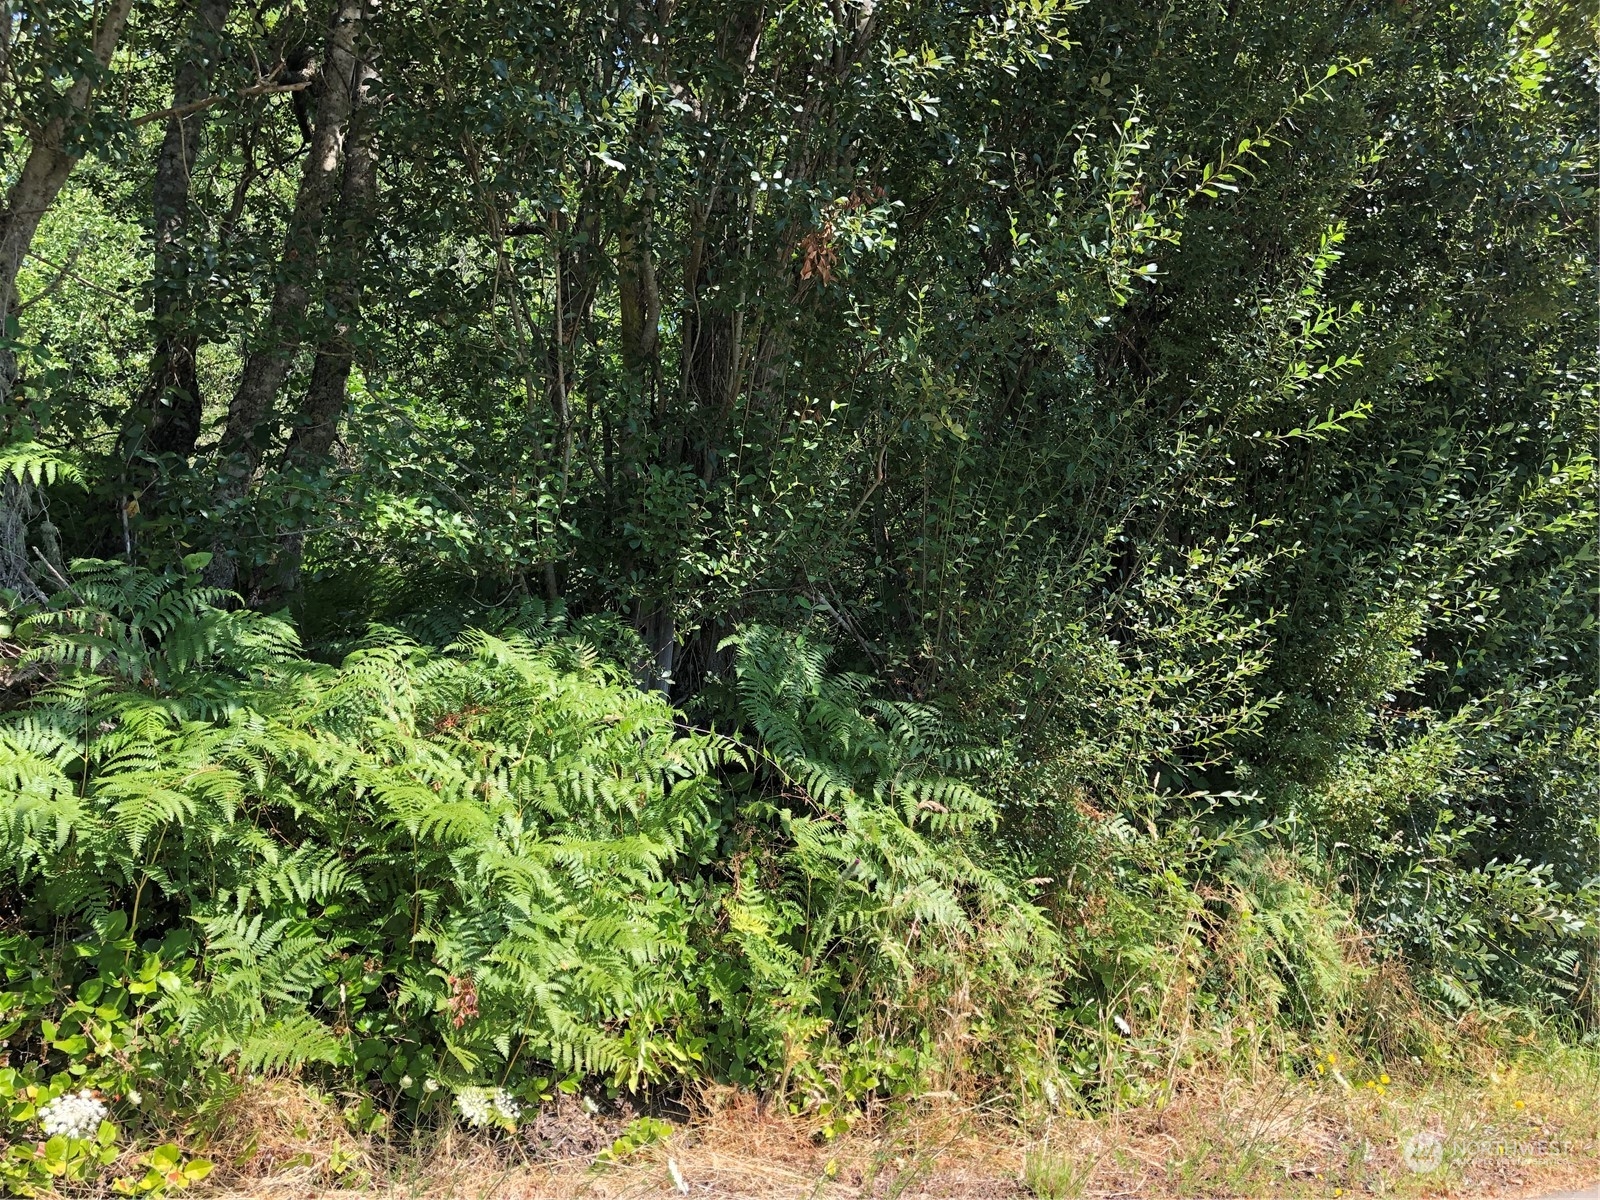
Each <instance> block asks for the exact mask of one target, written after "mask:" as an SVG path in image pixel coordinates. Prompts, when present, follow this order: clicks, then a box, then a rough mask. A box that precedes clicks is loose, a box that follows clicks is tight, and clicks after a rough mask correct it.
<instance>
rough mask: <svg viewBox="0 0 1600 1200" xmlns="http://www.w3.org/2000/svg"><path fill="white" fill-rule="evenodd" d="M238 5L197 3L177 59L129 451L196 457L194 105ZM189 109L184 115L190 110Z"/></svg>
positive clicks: (157, 186) (159, 173)
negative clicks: (152, 334)
mask: <svg viewBox="0 0 1600 1200" xmlns="http://www.w3.org/2000/svg"><path fill="white" fill-rule="evenodd" d="M231 2H232V0H198V3H197V4H196V6H195V10H194V16H193V23H192V25H191V26H190V30H189V38H188V45H187V46H186V47H185V48H184V54H183V57H182V58H181V59H180V60H179V62H178V69H177V72H176V77H175V79H174V84H173V89H172V107H173V108H174V109H175V110H178V111H177V112H175V113H174V114H173V115H172V116H169V117H168V118H167V131H166V136H165V137H164V138H163V139H162V141H161V150H160V151H159V153H158V154H157V155H156V169H155V180H154V185H153V187H152V189H151V192H152V195H151V201H152V208H153V210H154V214H155V279H154V282H155V304H154V310H153V314H152V316H153V325H154V328H155V331H156V343H155V350H154V353H153V354H152V355H151V358H150V375H149V378H148V379H147V380H146V382H145V386H144V390H143V392H142V394H141V395H140V397H139V401H138V408H137V410H136V413H135V421H136V422H138V423H140V424H143V423H144V422H148V425H147V426H146V428H145V429H144V430H143V431H142V435H143V436H142V437H141V436H140V433H141V430H139V429H137V428H135V429H134V430H132V431H131V432H132V434H133V437H132V438H131V439H130V443H129V445H128V447H127V450H128V452H129V453H130V454H134V453H137V452H138V451H139V450H141V449H143V450H146V451H148V452H150V453H154V454H177V455H181V456H183V457H187V456H189V455H190V454H193V453H194V446H195V442H196V440H197V439H198V438H199V436H200V414H201V411H202V397H201V395H200V383H199V379H198V377H197V375H196V372H195V352H196V349H197V346H198V342H199V337H198V334H197V332H196V331H195V329H194V328H193V326H192V325H190V324H188V323H187V322H186V321H185V316H186V315H187V313H188V311H189V308H190V305H191V301H192V297H191V295H190V288H189V279H188V251H187V248H186V247H185V246H184V245H183V244H182V242H183V237H184V234H185V233H186V232H187V231H188V228H189V181H190V176H191V174H192V173H193V171H194V164H195V160H196V159H197V158H198V157H199V154H200V144H201V139H202V138H203V136H204V133H205V123H206V113H205V110H204V109H197V108H194V107H193V106H194V105H196V104H197V103H198V102H199V101H201V100H203V99H205V98H206V97H207V96H208V95H210V92H211V87H212V83H213V76H214V72H215V67H216V63H217V60H218V58H219V57H220V55H221V49H222V30H223V25H224V24H225V23H226V21H227V19H228V10H229V8H230V7H231ZM186 108H187V109H190V111H187V112H186V111H184V110H185V109H186Z"/></svg>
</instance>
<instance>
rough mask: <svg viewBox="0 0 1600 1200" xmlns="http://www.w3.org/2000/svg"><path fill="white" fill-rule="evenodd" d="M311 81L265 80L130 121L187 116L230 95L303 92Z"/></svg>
mask: <svg viewBox="0 0 1600 1200" xmlns="http://www.w3.org/2000/svg"><path fill="white" fill-rule="evenodd" d="M311 83H312V81H311V80H309V79H307V80H305V81H304V82H302V83H268V82H266V81H265V80H263V81H262V82H260V83H253V84H251V85H250V86H249V87H247V88H240V89H239V90H238V91H236V92H218V93H217V94H216V95H215V96H207V97H205V99H203V100H191V101H189V103H187V104H174V105H173V106H172V107H171V108H163V109H161V110H160V111H159V112H148V113H145V114H144V115H143V116H139V117H135V118H134V119H133V120H132V121H130V122H128V123H129V124H130V125H135V126H137V125H148V124H149V123H150V122H151V121H160V120H164V119H165V118H167V117H187V116H189V115H190V114H191V113H197V112H200V111H201V110H202V109H207V108H210V107H211V106H212V105H213V104H220V103H221V102H222V101H224V100H227V99H229V98H230V97H235V98H238V99H240V100H244V99H248V98H249V97H251V96H277V95H280V94H282V93H283V92H303V91H305V90H306V89H307V88H308V87H310V86H311Z"/></svg>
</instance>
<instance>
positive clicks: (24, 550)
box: [0, 0, 133, 595]
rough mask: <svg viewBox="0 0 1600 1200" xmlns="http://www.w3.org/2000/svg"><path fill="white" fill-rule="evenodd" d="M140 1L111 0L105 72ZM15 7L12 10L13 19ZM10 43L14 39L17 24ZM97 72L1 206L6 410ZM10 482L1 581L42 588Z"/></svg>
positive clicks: (48, 130)
mask: <svg viewBox="0 0 1600 1200" xmlns="http://www.w3.org/2000/svg"><path fill="white" fill-rule="evenodd" d="M132 7H133V0H111V2H110V4H108V5H107V7H106V10H105V12H104V13H102V14H101V18H100V24H99V25H98V26H97V27H96V29H95V31H94V36H93V37H92V38H91V40H90V53H91V54H92V56H93V58H94V61H95V62H96V63H97V64H98V65H99V68H100V69H101V70H104V69H105V68H106V67H107V66H109V65H110V63H111V52H112V51H113V50H115V49H116V46H117V41H118V39H120V38H121V37H122V31H123V29H124V27H126V25H127V23H128V12H129V10H130V9H131V8H132ZM9 11H10V10H9V6H8V8H7V13H8V23H9ZM5 32H6V33H7V35H8V37H7V39H6V44H7V45H8V46H9V44H10V38H9V34H10V32H11V31H10V29H9V28H8V29H7V30H6V31H5ZM96 75H97V73H91V74H86V75H84V76H82V77H80V78H79V79H77V80H75V81H74V82H73V84H72V86H71V87H70V88H68V89H67V92H66V95H65V96H64V97H63V98H62V99H63V101H64V102H63V104H62V106H61V109H60V111H59V112H58V113H57V115H56V116H54V117H52V118H50V120H49V121H47V122H46V123H45V125H44V127H43V128H42V129H41V130H40V131H39V134H38V136H37V137H36V138H34V139H33V142H32V144H31V145H30V146H29V148H28V157H27V159H26V160H25V161H24V162H23V164H22V170H21V172H20V173H19V174H18V175H17V179H16V182H15V183H14V184H12V186H11V190H10V192H9V193H7V195H6V206H5V210H4V212H0V410H3V409H4V408H6V407H7V406H8V405H9V403H10V400H11V392H12V389H13V388H14V387H15V386H16V378H17V364H16V360H15V358H14V357H13V356H12V352H11V349H10V347H9V346H8V345H7V343H8V342H9V341H10V338H11V336H12V330H11V320H12V316H13V309H14V308H15V307H16V300H17V272H18V271H20V270H21V269H22V260H23V259H24V258H26V257H27V255H28V249H29V247H31V246H32V245H33V235H34V234H35V233H36V232H38V229H39V222H40V221H42V220H43V219H44V215H45V213H47V212H48V211H49V210H50V207H51V205H53V204H54V203H55V202H56V197H57V196H59V195H60V194H61V188H62V186H63V185H64V184H65V183H66V182H67V176H68V175H70V174H72V168H73V167H75V166H77V165H78V158H77V156H76V155H75V154H73V153H72V152H71V151H70V150H69V149H67V147H66V145H65V144H64V143H65V140H66V135H67V132H68V130H69V128H70V126H71V124H72V122H73V121H74V120H76V119H77V118H79V117H81V116H82V115H83V114H84V113H85V112H87V111H88V107H89V101H90V99H91V98H92V97H93V95H94V86H95V83H96V81H97V80H96ZM12 483H15V481H10V482H8V483H7V484H6V485H5V487H4V488H3V489H0V587H5V588H13V589H15V590H17V591H20V592H22V593H24V594H29V595H32V594H36V593H37V592H38V588H37V586H36V585H35V584H34V583H33V580H32V578H31V576H30V575H29V573H28V543H27V539H28V517H29V516H31V515H32V509H33V504H32V498H31V496H30V495H29V494H28V493H29V490H30V489H29V487H28V485H26V484H16V486H15V487H13V486H12Z"/></svg>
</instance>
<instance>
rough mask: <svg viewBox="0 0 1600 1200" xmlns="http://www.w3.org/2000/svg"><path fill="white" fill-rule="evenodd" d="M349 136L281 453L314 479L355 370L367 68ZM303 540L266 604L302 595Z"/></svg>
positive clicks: (366, 161)
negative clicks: (312, 330) (307, 373)
mask: <svg viewBox="0 0 1600 1200" xmlns="http://www.w3.org/2000/svg"><path fill="white" fill-rule="evenodd" d="M357 69H358V78H357V82H356V93H355V108H354V111H353V113H352V116H351V122H350V128H351V135H350V137H349V139H348V140H347V142H346V145H345V163H344V182H343V185H342V187H341V188H340V193H339V210H338V211H339V221H338V226H337V229H336V231H335V233H334V234H333V237H332V238H331V245H330V247H329V254H328V264H327V269H326V270H325V271H324V278H325V280H326V289H325V293H324V294H325V297H326V301H327V307H328V310H329V313H330V316H331V318H332V322H333V323H332V326H331V328H330V329H329V330H328V332H327V333H326V334H325V335H324V336H323V338H322V340H321V341H320V342H319V343H318V345H317V357H316V361H315V363H314V364H313V365H312V368H311V383H310V385H309V386H308V387H307V388H306V394H305V398H304V400H303V401H302V402H301V405H300V414H299V420H298V421H297V422H296V424H295V428H294V431H293V432H292V433H291V434H290V435H289V444H288V446H287V447H286V448H285V449H284V453H283V468H284V469H285V470H288V471H314V470H316V469H317V468H318V467H320V466H322V465H323V464H324V463H326V461H327V460H328V456H329V455H330V454H331V453H332V451H333V442H334V439H335V438H336V437H337V436H338V433H339V420H340V418H341V417H342V416H343V414H344V408H345V404H346V402H347V400H348V397H349V385H350V369H351V367H352V366H353V365H354V363H355V356H356V350H357V345H356V343H357V338H356V332H357V327H358V324H359V322H360V319H361V297H362V279H361V275H362V268H363V265H364V263H365V260H366V253H367V247H368V245H369V244H370V242H371V239H372V202H373V196H374V193H375V192H376V188H377V175H378V145H377V135H376V130H375V129H374V127H373V126H374V122H373V121H372V119H371V116H372V114H371V110H370V109H368V108H367V107H366V105H367V92H366V89H367V88H368V86H369V85H370V83H371V81H372V80H373V79H374V78H375V77H376V75H377V72H376V71H375V70H374V69H373V67H372V65H371V63H370V61H368V62H363V63H361V64H360V65H359V67H358V68H357ZM304 555H305V535H304V534H303V533H301V532H300V531H298V530H295V531H291V532H289V533H286V534H284V535H283V537H282V538H281V539H280V540H279V548H278V558H277V561H276V563H274V565H273V568H272V571H271V573H270V577H269V580H268V582H267V584H266V585H265V587H264V588H263V589H261V590H262V593H263V596H264V597H268V598H270V599H269V603H270V600H271V599H277V598H280V597H284V596H288V595H291V594H293V593H295V592H297V591H299V589H300V567H301V563H302V562H303V560H304Z"/></svg>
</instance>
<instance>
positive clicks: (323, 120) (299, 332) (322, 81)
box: [221, 0, 364, 498]
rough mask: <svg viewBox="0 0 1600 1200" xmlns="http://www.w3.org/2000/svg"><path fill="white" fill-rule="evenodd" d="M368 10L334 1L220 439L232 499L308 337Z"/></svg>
mask: <svg viewBox="0 0 1600 1200" xmlns="http://www.w3.org/2000/svg"><path fill="white" fill-rule="evenodd" d="M363 7H364V0H336V3H335V6H334V10H333V16H332V20H331V21H330V23H329V27H328V40H327V52H326V54H325V56H324V62H323V66H322V69H321V73H320V76H319V78H318V81H317V84H316V86H315V87H314V89H313V90H314V91H315V92H316V102H317V111H316V125H315V127H314V128H313V130H312V134H311V147H310V150H309V152H308V153H307V155H306V162H305V167H304V169H303V170H302V172H301V176H300V187H299V190H298V192H297V193H296V195H295V204H294V212H293V213H292V214H291V215H290V218H289V227H288V230H287V232H286V234H285V236H284V246H283V256H282V259H281V261H280V265H279V272H278V283H277V287H276V288H275V289H274V290H273V295H272V306H271V308H270V309H269V310H268V313H267V319H266V323H265V327H264V329H263V330H262V332H261V334H260V336H259V337H257V339H256V345H255V346H254V348H252V349H251V351H250V353H249V354H248V355H247V356H246V358H245V363H244V369H243V370H242V371H241V373H240V375H239V383H238V386H237V388H236V389H235V391H234V394H233V401H232V403H231V404H230V405H229V406H228V421H227V425H226V427H225V428H224V431H223V435H222V442H221V450H222V453H223V455H224V457H225V459H226V460H227V461H226V462H225V463H224V465H223V490H224V492H225V493H228V494H230V495H231V496H232V497H233V498H237V497H238V496H240V495H242V494H243V492H244V490H245V489H246V488H247V487H248V486H249V481H250V478H251V476H252V475H254V474H255V471H256V468H257V467H258V466H260V464H261V458H262V455H263V453H264V451H265V446H264V444H263V442H264V438H263V433H264V426H265V424H266V422H267V420H268V419H269V418H270V417H271V415H272V409H273V403H274V401H275V400H276V398H277V394H278V389H279V388H280V387H281V386H282V384H283V380H284V377H285V376H286V375H288V373H289V368H290V366H291V365H292V364H293V362H294V356H295V352H296V351H297V350H298V349H299V348H300V344H301V341H302V338H303V336H304V328H303V327H304V325H305V320H306V310H307V308H308V307H309V305H310V301H311V288H312V285H313V283H314V282H315V280H316V275H317V265H318V261H319V257H320V255H319V250H320V242H321V239H322V228H323V224H324V222H325V219H326V216H327V212H328V206H329V205H330V204H331V203H332V202H333V199H334V197H335V195H337V194H338V191H339V186H340V183H341V166H342V162H343V159H344V142H345V132H346V130H347V128H348V126H349V121H350V114H351V111H352V110H353V108H354V105H355V97H356V88H357V86H358V85H359V84H360V82H361V70H360V65H359V63H358V61H357V57H356V38H357V35H358V33H359V31H360V28H361V20H362V9H363Z"/></svg>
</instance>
